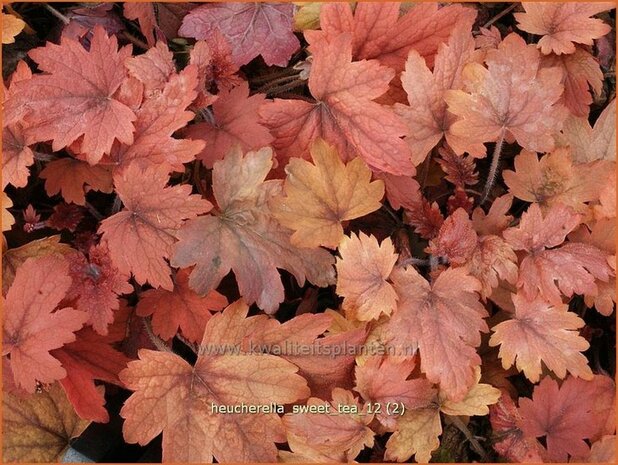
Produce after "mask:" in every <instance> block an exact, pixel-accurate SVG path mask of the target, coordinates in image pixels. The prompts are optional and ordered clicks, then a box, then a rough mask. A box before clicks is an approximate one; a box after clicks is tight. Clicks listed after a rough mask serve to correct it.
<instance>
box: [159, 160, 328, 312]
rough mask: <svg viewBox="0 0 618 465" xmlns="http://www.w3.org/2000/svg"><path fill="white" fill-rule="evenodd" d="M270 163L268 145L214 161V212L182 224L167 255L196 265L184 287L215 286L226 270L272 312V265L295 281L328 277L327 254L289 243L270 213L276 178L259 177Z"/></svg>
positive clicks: (323, 282) (275, 280) (249, 297)
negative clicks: (232, 272) (294, 278)
mask: <svg viewBox="0 0 618 465" xmlns="http://www.w3.org/2000/svg"><path fill="white" fill-rule="evenodd" d="M271 167H272V152H271V150H270V149H268V148H264V149H262V150H260V151H258V152H249V153H248V154H247V155H245V156H243V154H242V153H241V152H240V150H239V149H238V148H237V149H235V150H232V151H231V152H230V153H228V154H227V156H226V157H225V158H224V159H223V160H220V161H218V162H215V164H214V168H213V172H212V178H213V191H214V196H215V199H216V201H217V204H218V207H219V211H218V212H216V213H215V214H212V215H206V216H201V217H199V218H196V219H194V220H190V221H188V222H187V223H186V224H185V225H184V226H183V228H182V229H181V230H180V231H179V233H178V238H179V242H178V243H177V244H176V245H175V246H174V252H173V254H172V255H173V256H172V260H171V263H172V265H173V266H177V267H189V266H192V265H196V267H195V268H194V269H193V271H192V272H191V275H190V277H189V286H190V287H191V288H192V289H194V290H195V291H196V292H197V293H198V294H200V295H204V294H206V293H208V292H210V291H211V290H213V289H215V288H216V287H217V286H218V285H219V283H220V282H221V279H223V277H224V276H225V275H227V274H228V273H229V272H230V270H231V271H234V274H235V276H236V281H237V282H238V287H239V290H240V294H241V295H242V296H243V298H244V299H245V300H246V301H247V302H249V303H253V302H257V304H258V306H259V307H260V308H262V309H264V310H265V311H266V312H268V313H274V312H275V311H276V310H277V306H278V304H279V303H280V302H282V301H283V285H282V284H281V277H280V275H279V272H278V271H277V268H282V269H286V270H288V271H289V272H290V273H292V274H293V275H294V276H295V277H296V280H297V281H298V282H299V283H301V284H302V283H304V282H305V279H308V280H309V281H311V282H312V283H314V284H317V285H318V286H327V285H329V284H331V283H333V282H334V269H333V268H332V264H333V263H334V258H333V257H332V256H331V255H330V253H328V252H327V251H326V250H323V249H300V248H297V247H295V246H293V245H292V244H290V235H291V234H290V231H289V230H287V229H285V228H283V227H281V226H280V225H279V224H278V223H277V221H276V220H275V219H274V218H273V216H272V212H271V210H270V208H269V206H268V203H269V201H270V199H272V198H273V197H275V196H277V195H279V194H280V192H281V181H279V180H273V181H266V182H264V179H265V178H266V175H267V174H268V172H269V171H270V169H271ZM196 250H200V251H201V252H200V254H199V255H196V253H195V251H196Z"/></svg>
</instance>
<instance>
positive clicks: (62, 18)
mask: <svg viewBox="0 0 618 465" xmlns="http://www.w3.org/2000/svg"><path fill="white" fill-rule="evenodd" d="M43 7H45V9H46V10H47V11H49V12H50V13H51V14H52V15H54V16H55V17H56V18H58V19H59V20H60V21H62V22H63V23H64V24H69V23H70V22H71V20H70V19H69V18H67V17H66V16H65V15H63V14H62V13H60V12H59V11H58V10H56V9H55V8H54V7H53V6H51V5H49V4H47V3H43Z"/></svg>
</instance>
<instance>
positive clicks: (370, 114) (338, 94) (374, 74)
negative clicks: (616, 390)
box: [260, 34, 414, 175]
mask: <svg viewBox="0 0 618 465" xmlns="http://www.w3.org/2000/svg"><path fill="white" fill-rule="evenodd" d="M351 40H352V38H351V37H350V35H349V34H341V35H340V36H337V37H336V38H334V39H333V40H332V41H331V42H330V43H328V44H326V43H325V44H323V45H321V46H320V47H311V52H312V54H313V61H312V65H311V74H310V75H309V90H310V91H311V95H313V97H314V98H315V99H316V102H315V103H310V102H306V101H304V100H298V99H275V100H274V101H273V102H269V103H266V104H265V105H264V106H263V107H262V109H261V110H260V113H261V116H262V118H263V122H264V124H265V125H266V126H267V127H268V128H269V129H270V131H271V133H272V135H273V136H274V137H275V141H274V142H273V147H275V149H276V150H277V156H278V157H279V160H280V163H281V165H282V166H285V165H286V163H287V160H288V159H289V158H290V157H298V156H301V157H305V158H306V157H307V155H308V152H309V148H310V145H311V143H312V142H313V141H314V140H315V139H316V138H318V137H321V138H323V139H324V140H326V141H327V142H328V143H330V144H333V145H334V146H335V147H336V148H337V150H338V151H339V155H340V156H341V158H342V159H343V160H349V159H351V158H354V157H356V156H360V157H361V158H362V159H363V160H365V162H366V163H367V164H368V165H369V166H370V167H371V168H373V169H375V170H379V171H385V172H387V173H392V174H409V175H411V174H413V173H414V165H413V164H412V161H411V160H410V150H409V148H408V146H407V145H406V143H405V142H404V141H403V140H401V139H400V137H401V136H404V135H406V133H407V129H406V126H405V124H404V123H403V121H402V120H401V119H400V118H399V117H398V116H397V115H395V114H394V113H393V111H392V110H391V109H389V108H387V107H385V106H382V105H380V104H378V103H376V102H373V100H374V99H376V98H378V97H380V96H381V95H382V94H384V93H385V92H386V91H387V90H388V83H389V82H390V81H391V79H392V78H393V77H394V75H395V73H394V72H393V71H392V70H391V69H389V68H387V67H385V66H381V65H380V64H379V63H378V62H377V61H372V60H370V61H357V62H352V41H351ZM378 121H379V124H377V125H376V122H378Z"/></svg>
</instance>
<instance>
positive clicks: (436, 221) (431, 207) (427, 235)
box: [404, 196, 444, 239]
mask: <svg viewBox="0 0 618 465" xmlns="http://www.w3.org/2000/svg"><path fill="white" fill-rule="evenodd" d="M410 207H411V208H410ZM404 219H405V221H406V223H408V224H410V225H412V226H414V230H415V232H416V233H417V234H419V235H420V236H421V237H422V238H423V239H432V238H434V237H435V236H436V235H437V234H438V232H439V231H440V227H441V226H442V224H443V223H444V217H443V216H442V213H441V212H440V207H439V206H438V204H437V203H436V202H433V203H429V202H428V201H427V199H426V198H425V197H424V196H420V199H419V201H416V202H414V203H413V204H412V205H409V207H408V206H405V216H404Z"/></svg>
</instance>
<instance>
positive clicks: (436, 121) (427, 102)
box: [395, 16, 485, 165]
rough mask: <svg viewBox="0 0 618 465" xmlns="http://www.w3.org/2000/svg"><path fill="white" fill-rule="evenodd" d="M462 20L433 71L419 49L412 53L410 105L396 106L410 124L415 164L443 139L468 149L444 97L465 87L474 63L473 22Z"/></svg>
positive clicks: (476, 151) (476, 148)
mask: <svg viewBox="0 0 618 465" xmlns="http://www.w3.org/2000/svg"><path fill="white" fill-rule="evenodd" d="M465 19H466V20H465V21H464V20H461V21H460V22H459V23H457V24H456V25H455V27H454V29H453V33H452V34H451V37H450V38H449V41H448V43H447V44H441V45H440V46H439V48H438V54H437V56H436V62H435V65H434V68H433V73H432V71H430V70H429V68H428V66H427V64H426V63H425V59H424V58H423V57H422V56H421V54H420V53H418V52H417V51H416V50H414V49H412V50H410V54H409V55H408V59H407V60H406V69H405V71H404V72H403V73H402V74H401V83H402V85H403V88H404V90H405V91H406V93H407V95H408V105H402V104H400V103H397V104H395V111H396V112H397V114H399V115H400V116H401V117H402V118H403V119H404V120H405V122H406V124H407V125H408V128H409V135H408V136H406V141H407V142H408V145H409V146H410V150H411V152H412V162H413V163H414V164H415V165H419V164H421V163H422V162H423V160H425V157H426V156H427V154H428V153H429V151H431V149H433V148H434V147H435V146H436V145H438V143H439V142H440V141H441V140H442V138H443V137H445V138H446V140H447V142H448V143H449V144H451V145H452V146H454V147H465V140H462V139H461V138H459V137H457V136H455V135H454V134H452V133H451V132H450V126H451V123H452V122H453V120H454V119H455V118H454V117H453V115H451V114H450V113H448V112H447V110H446V102H445V101H444V98H443V95H444V92H445V91H446V90H449V89H460V88H461V71H462V69H463V67H464V66H465V65H466V64H467V63H469V62H471V61H473V60H474V56H473V52H474V39H473V38H472V31H471V28H472V22H473V21H474V16H471V17H470V18H469V20H468V19H467V18H465ZM466 151H467V152H470V153H472V154H473V155H482V154H484V153H485V147H484V146H483V144H476V145H474V144H472V145H471V146H470V147H466Z"/></svg>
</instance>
